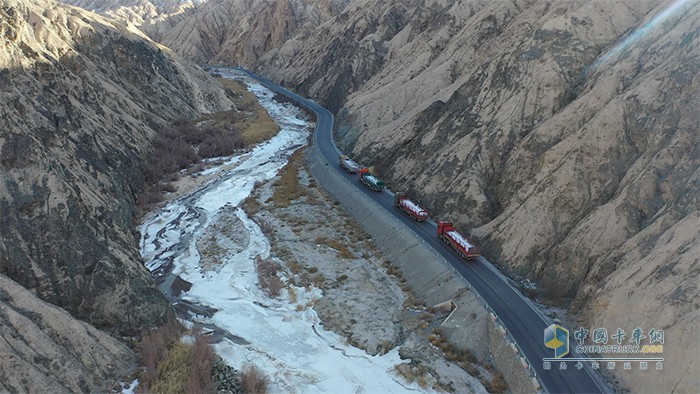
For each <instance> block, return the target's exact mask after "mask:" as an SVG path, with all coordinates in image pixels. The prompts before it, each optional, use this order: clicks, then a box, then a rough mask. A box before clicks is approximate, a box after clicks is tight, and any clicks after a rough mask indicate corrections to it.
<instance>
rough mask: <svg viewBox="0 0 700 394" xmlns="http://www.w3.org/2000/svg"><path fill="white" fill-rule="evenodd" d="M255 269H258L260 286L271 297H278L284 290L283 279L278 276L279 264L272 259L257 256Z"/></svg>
mask: <svg viewBox="0 0 700 394" xmlns="http://www.w3.org/2000/svg"><path fill="white" fill-rule="evenodd" d="M255 269H256V270H257V271H258V282H259V283H260V287H261V288H262V289H263V290H265V291H266V292H267V294H268V295H269V296H270V297H277V296H279V295H280V291H281V290H282V280H280V278H279V277H278V276H277V273H278V267H277V264H276V263H275V262H274V261H272V260H270V259H263V258H261V257H260V256H256V257H255Z"/></svg>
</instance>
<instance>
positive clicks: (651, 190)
mask: <svg viewBox="0 0 700 394" xmlns="http://www.w3.org/2000/svg"><path fill="white" fill-rule="evenodd" d="M698 21H700V4H699V3H698V2H688V1H680V2H678V1H676V2H671V1H666V2H663V3H661V4H659V3H658V2H651V1H637V0H634V1H618V2H607V1H594V2H588V1H586V2H584V1H571V2H550V1H534V0H533V1H510V2H486V1H484V2H479V1H475V2H465V1H447V2H444V1H426V0H413V1H393V2H392V1H390V2H384V1H373V0H361V1H355V2H353V3H352V4H350V5H349V6H348V7H347V8H346V9H345V10H343V11H342V12H341V13H340V14H338V15H337V16H334V17H332V18H331V19H329V20H327V21H326V22H324V23H323V24H321V25H320V26H318V29H317V30H316V32H315V34H313V35H312V36H310V37H307V38H306V39H304V41H303V42H301V43H300V42H297V41H294V42H293V43H292V44H290V43H287V44H285V45H283V46H282V47H280V48H279V49H277V50H275V51H273V52H270V53H269V54H267V55H265V56H262V57H261V60H260V61H259V63H258V64H257V66H256V68H257V70H258V71H259V72H260V73H261V74H263V75H266V76H268V77H272V78H273V79H275V80H277V81H282V82H283V83H285V84H287V85H289V86H291V87H292V88H294V89H296V90H297V91H299V92H302V93H305V94H307V95H310V96H312V97H314V98H316V99H318V100H320V101H321V102H323V103H325V104H326V105H327V106H328V107H330V108H331V109H332V110H335V111H337V112H338V119H337V139H338V142H339V145H340V146H341V148H342V149H344V150H345V151H347V152H352V153H353V156H354V157H355V158H357V159H358V160H359V161H360V162H362V163H364V164H366V165H373V166H374V167H375V168H376V169H377V171H378V172H379V175H380V176H382V177H384V178H385V179H387V180H388V181H389V184H390V186H391V187H392V188H393V189H394V190H405V191H408V192H409V194H410V195H412V196H414V197H415V198H416V199H417V200H418V201H420V202H421V203H422V204H423V205H426V206H428V207H430V208H431V209H432V211H433V212H434V213H435V216H436V217H437V218H441V219H442V218H447V219H451V220H453V221H455V222H456V223H457V224H458V226H459V227H461V228H463V229H465V230H470V231H471V232H472V233H473V234H474V235H475V236H476V237H477V238H478V239H479V240H480V241H481V243H482V244H483V246H484V249H485V251H486V255H487V256H488V257H489V258H490V259H492V260H494V261H496V262H498V264H500V265H501V266H502V267H503V268H504V269H505V270H506V271H508V272H511V273H513V274H515V275H519V276H523V277H525V278H527V279H529V280H531V281H533V282H534V283H535V284H536V285H537V287H538V289H539V292H540V294H541V295H542V298H543V299H545V300H547V301H548V302H550V303H554V304H556V305H560V306H567V307H570V309H571V311H572V312H574V313H575V314H577V316H578V317H579V318H580V319H581V320H580V321H581V324H582V325H584V326H587V327H594V326H595V327H606V326H608V327H607V328H608V330H614V329H615V328H617V327H624V328H625V329H626V330H628V331H631V330H632V329H633V328H635V327H638V326H639V327H643V328H644V329H645V330H646V331H648V330H649V329H650V328H656V329H658V328H659V327H663V329H665V330H666V334H667V335H668V336H670V337H673V338H674V339H673V343H674V345H673V352H672V353H673V354H665V355H666V356H668V357H667V360H668V361H669V362H672V361H673V362H677V365H679V370H678V371H676V372H671V371H664V374H663V376H657V375H653V374H648V375H645V376H643V377H641V378H639V379H637V376H636V375H635V376H634V377H625V375H624V373H620V379H621V380H623V381H624V383H625V384H627V385H628V386H629V387H631V388H632V389H645V388H648V387H655V388H657V389H658V390H662V391H666V390H671V389H672V388H675V389H676V390H677V391H697V390H698V386H697V380H693V378H691V377H690V376H689V375H687V374H685V373H684V372H683V371H684V370H685V369H686V368H689V367H690V366H691V365H692V362H693V361H689V360H693V358H694V356H693V354H696V353H697V351H698V350H700V341H698V340H697V339H695V338H694V336H693V335H692V332H691V331H692V330H690V329H689V327H692V326H694V325H697V322H698V319H699V318H700V313H699V312H698V310H699V309H700V296H699V295H700V293H699V291H698V286H697V282H698V273H699V272H700V269H699V265H698V256H700V213H699V210H700V209H699V207H700V203H699V201H698V196H699V195H700V170H699V168H700V152H699V149H700V138H699V134H698V130H699V129H700V117H699V116H698V108H700V98H699V95H698V84H699V83H700V79H699V77H698V75H699V73H698V71H699V70H700V62H699V61H698V59H700V38H699V36H698V34H697V32H698V31H699V30H698V29H699V25H698V24H699V22H698ZM623 312H624V313H623ZM613 326H614V327H613ZM680 366H683V367H680ZM628 376H629V374H628Z"/></svg>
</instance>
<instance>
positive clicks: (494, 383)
mask: <svg viewBox="0 0 700 394" xmlns="http://www.w3.org/2000/svg"><path fill="white" fill-rule="evenodd" d="M486 389H487V390H488V392H489V393H494V394H500V393H506V392H508V384H507V383H506V379H505V378H504V377H503V374H502V373H501V372H496V374H495V375H494V376H493V379H492V380H491V382H489V384H488V385H486Z"/></svg>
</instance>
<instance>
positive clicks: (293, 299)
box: [288, 286, 297, 304]
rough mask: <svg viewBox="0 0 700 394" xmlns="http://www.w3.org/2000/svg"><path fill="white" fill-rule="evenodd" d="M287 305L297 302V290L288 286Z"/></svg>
mask: <svg viewBox="0 0 700 394" xmlns="http://www.w3.org/2000/svg"><path fill="white" fill-rule="evenodd" d="M288 292H289V303H290V304H293V303H295V302H297V289H295V288H294V286H289V290H288Z"/></svg>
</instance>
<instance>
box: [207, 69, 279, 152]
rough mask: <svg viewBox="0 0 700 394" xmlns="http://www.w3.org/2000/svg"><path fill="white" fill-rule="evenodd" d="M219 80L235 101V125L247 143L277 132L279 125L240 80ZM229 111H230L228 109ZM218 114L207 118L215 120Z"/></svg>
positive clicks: (250, 143)
mask: <svg viewBox="0 0 700 394" xmlns="http://www.w3.org/2000/svg"><path fill="white" fill-rule="evenodd" d="M219 81H220V82H221V84H222V85H224V88H226V90H227V91H228V93H229V97H230V98H231V99H232V100H233V102H234V103H236V107H237V108H238V109H239V110H240V111H241V112H238V115H237V119H236V127H237V128H238V129H239V130H240V131H241V137H243V140H244V141H245V143H246V144H247V145H253V144H257V143H259V142H262V141H266V140H269V139H270V138H272V137H273V136H275V135H276V134H277V132H279V126H278V125H277V123H275V121H274V120H273V119H272V118H271V117H270V115H269V114H268V113H267V110H265V108H263V107H262V106H261V105H260V104H259V103H258V100H257V98H256V97H255V95H254V94H253V93H251V92H249V91H248V90H247V89H246V87H245V84H243V82H241V81H236V80H231V79H226V78H219ZM229 112H230V111H229ZM219 117H220V116H217V115H216V114H214V115H213V116H210V117H209V119H208V120H213V121H214V122H216V121H217V120H218V118H219ZM215 124H216V123H215Z"/></svg>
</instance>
